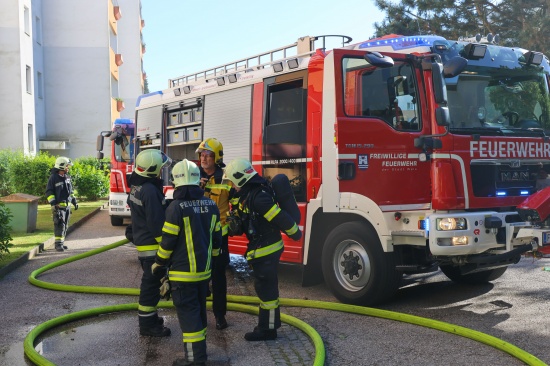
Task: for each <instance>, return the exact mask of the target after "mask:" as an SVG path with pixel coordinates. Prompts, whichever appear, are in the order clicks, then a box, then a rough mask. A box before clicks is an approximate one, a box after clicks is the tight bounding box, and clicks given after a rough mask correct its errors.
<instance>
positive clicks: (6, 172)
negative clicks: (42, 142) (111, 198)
mask: <svg viewBox="0 0 550 366" xmlns="http://www.w3.org/2000/svg"><path fill="white" fill-rule="evenodd" d="M56 158H57V156H51V155H50V154H49V153H47V152H44V151H40V152H39V153H38V154H37V155H36V156H25V155H24V154H23V152H22V151H12V150H9V149H5V150H0V197H2V196H7V195H10V194H12V193H26V194H30V195H33V196H38V197H40V203H45V202H46V197H45V195H44V194H45V191H46V185H47V184H48V179H49V178H50V175H51V170H52V168H53V166H54V164H55V159H56ZM108 167H109V158H104V159H102V160H98V159H96V158H95V157H81V158H77V159H75V161H74V165H73V167H72V168H71V169H70V170H69V175H70V176H71V177H72V182H73V187H74V189H75V196H76V197H79V198H85V199H87V200H96V199H98V198H100V197H105V196H106V195H107V193H108V192H109V170H108Z"/></svg>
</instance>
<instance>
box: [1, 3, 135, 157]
mask: <svg viewBox="0 0 550 366" xmlns="http://www.w3.org/2000/svg"><path fill="white" fill-rule="evenodd" d="M143 25H144V21H143V20H142V18H141V2H140V1H139V0H137V1H136V0H93V1H89V0H0V149H3V148H11V149H22V150H23V151H25V153H28V154H35V153H36V152H37V151H38V150H46V151H49V152H50V153H51V154H52V155H65V156H68V157H70V158H73V159H74V158H77V157H81V156H95V155H96V140H97V135H98V134H99V133H100V132H101V131H106V130H110V129H111V128H112V123H113V121H114V120H115V119H116V118H134V106H135V102H136V99H137V97H138V96H139V95H141V94H143V85H144V72H143V66H142V58H143V52H144V51H145V48H144V46H143V41H142V33H141V30H142V28H143ZM118 98H121V99H122V100H123V104H124V105H125V109H121V106H120V104H121V103H120V102H119V101H117V99H118ZM106 148H108V146H106Z"/></svg>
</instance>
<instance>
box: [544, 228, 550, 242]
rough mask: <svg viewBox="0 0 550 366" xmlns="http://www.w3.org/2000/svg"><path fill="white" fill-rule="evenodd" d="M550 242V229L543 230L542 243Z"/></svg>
mask: <svg viewBox="0 0 550 366" xmlns="http://www.w3.org/2000/svg"><path fill="white" fill-rule="evenodd" d="M548 244H550V231H543V232H542V245H548Z"/></svg>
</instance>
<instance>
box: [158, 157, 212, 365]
mask: <svg viewBox="0 0 550 366" xmlns="http://www.w3.org/2000/svg"><path fill="white" fill-rule="evenodd" d="M172 181H173V184H174V187H175V190H174V200H173V201H172V203H170V206H168V209H167V210H166V222H165V223H164V227H163V228H162V242H161V243H160V248H159V250H158V252H157V256H156V260H155V264H154V265H153V268H152V271H153V273H157V272H160V273H165V268H166V267H167V266H169V267H170V269H169V271H168V279H169V283H170V286H171V294H172V297H173V302H174V306H175V307H176V312H177V314H178V320H179V323H180V327H181V331H182V333H183V347H184V358H179V359H176V360H175V361H174V363H173V365H176V366H179V365H205V363H206V358H207V357H206V326H207V323H206V297H207V292H208V281H209V279H210V275H211V266H210V264H211V263H213V262H214V260H215V258H216V256H218V254H219V249H220V245H221V242H222V235H221V226H220V213H219V210H218V207H217V206H216V203H215V202H214V201H212V200H211V199H209V198H206V197H204V191H203V190H202V189H201V188H200V187H199V184H200V172H199V167H198V166H197V165H196V164H195V163H193V162H191V161H188V160H187V159H184V160H183V161H180V162H179V163H177V164H176V165H175V166H174V168H173V169H172Z"/></svg>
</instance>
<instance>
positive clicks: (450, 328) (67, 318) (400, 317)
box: [23, 239, 546, 366]
mask: <svg viewBox="0 0 550 366" xmlns="http://www.w3.org/2000/svg"><path fill="white" fill-rule="evenodd" d="M127 243H128V240H127V239H123V240H120V241H117V242H115V243H113V244H110V245H106V246H104V247H101V248H98V249H93V250H90V251H88V252H85V253H82V254H78V255H75V256H72V257H69V258H65V259H62V260H59V261H57V262H53V263H50V264H48V265H46V266H44V267H42V268H39V269H37V270H35V271H33V272H32V273H31V274H30V276H29V282H30V283H31V284H33V285H35V286H38V287H42V288H46V289H49V290H55V291H66V292H82V293H95V294H113V295H133V296H138V295H139V289H137V288H117V287H100V286H78V285H63V284H56V283H50V282H45V281H41V280H38V279H37V277H38V276H39V275H40V274H42V273H43V272H46V271H48V270H50V269H52V268H55V267H59V266H62V265H64V264H67V263H71V262H75V261H77V260H80V259H83V258H87V257H90V256H92V255H95V254H99V253H102V252H105V251H107V250H110V249H113V248H116V247H119V246H121V245H124V244H127ZM227 301H228V303H227V309H228V310H231V311H240V312H245V313H250V314H258V309H257V307H253V306H250V305H245V304H254V305H256V306H257V305H258V304H259V301H260V300H259V299H258V298H257V297H253V296H233V295H228V296H227ZM280 304H281V305H283V306H289V307H303V308H313V309H324V310H334V311H341V312H347V313H353V314H360V315H368V316H373V317H377V318H383V319H390V320H396V321H400V322H404V323H410V324H415V325H420V326H423V327H426V328H432V329H436V330H440V331H443V332H447V333H451V334H456V335H459V336H462V337H465V338H469V339H472V340H474V341H477V342H480V343H483V344H486V345H489V346H491V347H494V348H496V349H499V350H501V351H504V352H506V353H508V354H509V355H511V356H513V357H515V358H517V359H518V360H520V361H523V362H524V363H525V364H527V365H537V366H539V365H546V363H544V362H542V361H541V360H540V359H538V358H537V357H535V356H533V355H532V354H530V353H528V352H526V351H524V350H522V349H520V348H518V347H516V346H514V345H513V344H511V343H508V342H505V341H503V340H501V339H499V338H496V337H493V336H491V335H488V334H485V333H482V332H478V331H476V330H472V329H468V328H464V327H461V326H458V325H454V324H450V323H446V322H441V321H438V320H432V319H428V318H422V317H419V316H414V315H408V314H403V313H398V312H393V311H388V310H381V309H375V308H369V307H362V306H354V305H346V304H341V303H333V302H327V301H315V300H298V299H285V298H282V299H280ZM207 306H208V308H209V309H211V307H212V304H211V302H210V301H209V302H208V304H207ZM158 307H160V308H173V307H174V305H173V303H172V302H171V301H161V302H159V304H158ZM137 308H138V304H137V303H129V304H120V305H113V306H102V307H98V308H92V309H86V310H81V311H78V312H75V313H71V314H67V315H63V316H59V317H57V318H54V319H50V320H48V321H46V322H44V323H42V324H39V325H38V326H36V327H35V328H34V329H33V330H31V331H30V332H29V334H27V336H26V337H25V342H24V345H23V348H24V351H25V355H26V356H27V357H28V358H29V359H30V360H31V361H32V362H33V363H34V364H36V365H40V366H42V365H55V364H54V363H52V362H51V361H49V360H48V359H46V358H45V357H43V356H41V355H40V354H39V353H38V352H37V351H36V350H35V348H34V342H35V339H36V338H37V337H38V336H40V334H42V333H44V332H45V331H47V330H48V329H51V328H53V327H56V326H59V325H61V324H65V323H68V322H71V321H74V320H78V319H82V318H87V317H92V316H97V315H100V314H106V313H113V312H117V311H129V310H137ZM281 320H282V321H283V322H285V323H287V324H289V325H292V326H294V327H296V328H298V329H300V330H301V331H303V332H304V333H306V335H308V336H309V338H310V339H311V341H312V343H313V346H314V348H315V358H314V362H313V365H314V366H322V365H324V363H325V347H324V344H323V340H322V339H321V336H320V335H319V333H317V331H315V329H313V328H312V327H311V326H309V325H308V324H306V323H305V322H303V321H301V320H299V319H297V318H295V317H293V316H290V315H287V314H281Z"/></svg>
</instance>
